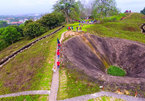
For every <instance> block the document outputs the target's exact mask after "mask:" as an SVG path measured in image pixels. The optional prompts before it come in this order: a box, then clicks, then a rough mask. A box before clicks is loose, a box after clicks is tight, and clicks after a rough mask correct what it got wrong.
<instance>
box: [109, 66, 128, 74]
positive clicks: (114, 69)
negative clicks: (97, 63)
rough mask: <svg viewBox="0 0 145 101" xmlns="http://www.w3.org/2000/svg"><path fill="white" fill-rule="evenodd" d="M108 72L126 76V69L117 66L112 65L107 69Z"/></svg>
mask: <svg viewBox="0 0 145 101" xmlns="http://www.w3.org/2000/svg"><path fill="white" fill-rule="evenodd" d="M107 73H108V74H110V75H112V76H125V75H126V72H125V70H123V69H122V68H120V67H117V66H110V67H109V68H108V70H107Z"/></svg>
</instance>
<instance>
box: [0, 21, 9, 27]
mask: <svg viewBox="0 0 145 101" xmlns="http://www.w3.org/2000/svg"><path fill="white" fill-rule="evenodd" d="M7 26H8V24H7V22H6V21H0V28H1V27H7Z"/></svg>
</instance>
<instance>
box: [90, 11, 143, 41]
mask: <svg viewBox="0 0 145 101" xmlns="http://www.w3.org/2000/svg"><path fill="white" fill-rule="evenodd" d="M143 17H144V15H142V14H138V13H134V14H132V15H131V16H130V17H128V18H126V19H124V20H122V21H120V22H107V23H103V24H95V25H94V26H93V27H90V28H88V30H87V31H88V32H89V33H91V34H95V35H98V36H102V37H117V38H122V39H128V40H133V41H138V42H142V43H145V35H144V34H142V33H141V30H140V25H141V24H142V23H143V22H145V19H144V18H143Z"/></svg>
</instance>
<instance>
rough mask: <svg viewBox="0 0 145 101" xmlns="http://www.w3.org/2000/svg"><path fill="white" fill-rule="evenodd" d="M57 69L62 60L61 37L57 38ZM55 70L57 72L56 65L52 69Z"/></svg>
mask: <svg viewBox="0 0 145 101" xmlns="http://www.w3.org/2000/svg"><path fill="white" fill-rule="evenodd" d="M56 54H57V63H56V64H57V69H58V68H59V67H60V61H59V58H60V41H59V39H57V52H56ZM52 70H53V71H54V72H56V67H55V66H54V67H53V69H52Z"/></svg>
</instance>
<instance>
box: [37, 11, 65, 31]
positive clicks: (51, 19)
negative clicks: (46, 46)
mask: <svg viewBox="0 0 145 101" xmlns="http://www.w3.org/2000/svg"><path fill="white" fill-rule="evenodd" d="M37 22H38V23H40V24H41V25H42V26H44V27H45V28H47V29H52V28H54V27H56V26H59V25H61V24H62V22H64V17H63V15H61V14H59V13H51V14H46V15H44V16H43V17H42V18H40V19H39V20H38V21H37Z"/></svg>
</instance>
